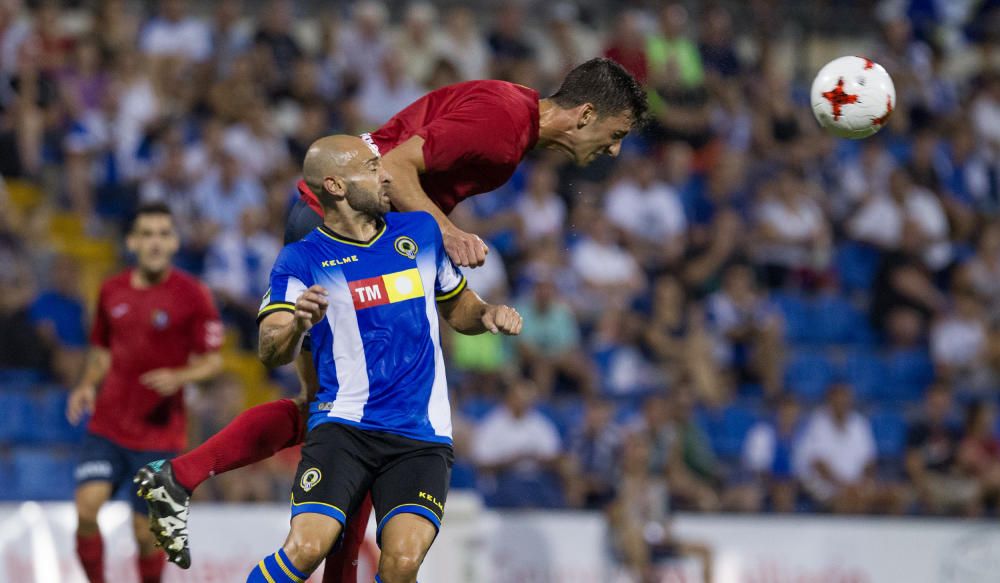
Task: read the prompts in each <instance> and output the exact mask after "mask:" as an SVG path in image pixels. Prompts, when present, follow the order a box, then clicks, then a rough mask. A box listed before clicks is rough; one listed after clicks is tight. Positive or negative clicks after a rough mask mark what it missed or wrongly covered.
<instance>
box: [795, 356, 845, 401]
mask: <svg viewBox="0 0 1000 583" xmlns="http://www.w3.org/2000/svg"><path fill="white" fill-rule="evenodd" d="M833 380H834V367H833V363H831V362H830V360H829V359H828V358H827V357H826V356H825V355H824V354H823V353H822V352H819V351H810V350H806V351H797V352H794V353H793V354H792V358H791V359H790V361H789V363H788V368H786V369H785V385H786V386H787V388H788V390H790V391H791V392H792V393H794V394H795V395H796V396H798V397H799V398H800V399H802V400H804V401H806V402H808V403H815V402H817V401H819V400H821V399H822V398H823V395H824V394H825V393H826V389H827V387H829V386H830V383H831V382H833Z"/></svg>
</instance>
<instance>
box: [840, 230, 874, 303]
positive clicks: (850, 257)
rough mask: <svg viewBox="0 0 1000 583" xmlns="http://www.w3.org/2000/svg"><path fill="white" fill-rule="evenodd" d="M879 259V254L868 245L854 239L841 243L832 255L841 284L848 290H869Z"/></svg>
mask: <svg viewBox="0 0 1000 583" xmlns="http://www.w3.org/2000/svg"><path fill="white" fill-rule="evenodd" d="M879 261H881V254H880V253H879V251H878V249H876V248H874V247H872V246H870V245H865V244H863V243H857V242H854V241H847V242H845V243H843V244H841V245H840V247H839V248H838V249H837V251H836V255H835V257H834V265H835V267H836V269H837V274H838V275H839V276H840V284H841V286H842V287H843V288H844V290H845V291H848V292H853V291H868V290H870V289H871V287H872V283H873V282H874V281H875V274H876V272H877V271H878V266H879Z"/></svg>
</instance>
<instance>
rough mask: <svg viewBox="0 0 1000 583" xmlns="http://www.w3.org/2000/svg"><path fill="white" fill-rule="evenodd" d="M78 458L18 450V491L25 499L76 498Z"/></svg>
mask: <svg viewBox="0 0 1000 583" xmlns="http://www.w3.org/2000/svg"><path fill="white" fill-rule="evenodd" d="M74 463H75V458H73V457H72V456H70V455H68V454H58V453H53V452H52V451H51V449H50V448H44V449H42V448H31V447H25V448H17V449H15V450H14V454H13V456H12V464H11V465H12V470H13V473H14V482H15V488H14V489H15V490H16V491H17V493H18V497H20V498H22V499H26V500H67V499H71V498H72V497H73V489H74V482H73V466H74Z"/></svg>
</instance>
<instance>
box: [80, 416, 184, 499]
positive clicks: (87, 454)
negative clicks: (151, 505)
mask: <svg viewBox="0 0 1000 583" xmlns="http://www.w3.org/2000/svg"><path fill="white" fill-rule="evenodd" d="M178 453H179V452H176V451H167V450H163V451H141V450H137V449H129V448H127V447H122V446H120V445H118V444H117V443H115V442H113V441H111V440H110V439H108V438H106V437H103V436H100V435H95V434H93V433H90V432H89V431H88V432H87V433H86V434H84V436H83V442H82V443H81V444H80V457H79V462H78V463H77V465H76V469H75V470H74V472H73V477H74V479H75V480H76V485H77V487H79V486H82V485H83V484H85V483H87V482H110V483H111V493H112V495H115V494H117V495H118V496H117V497H118V498H122V497H124V498H125V499H127V500H128V502H129V503H130V504H131V505H132V510H133V511H134V512H136V513H137V514H143V515H145V514H148V513H149V510H148V509H147V506H146V501H145V500H143V499H142V498H140V497H138V496H136V494H135V489H134V488H132V477H133V476H135V474H136V472H138V471H139V470H140V469H141V468H142V466H144V465H146V464H148V463H150V462H155V461H156V460H169V459H172V458H174V457H177V454H178ZM123 486H125V487H124V488H123Z"/></svg>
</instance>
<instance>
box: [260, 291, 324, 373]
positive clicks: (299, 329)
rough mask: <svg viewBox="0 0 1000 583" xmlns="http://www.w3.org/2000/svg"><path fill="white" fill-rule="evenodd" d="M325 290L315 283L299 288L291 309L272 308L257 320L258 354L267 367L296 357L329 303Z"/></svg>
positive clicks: (281, 363) (290, 360) (286, 362)
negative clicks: (258, 323)
mask: <svg viewBox="0 0 1000 583" xmlns="http://www.w3.org/2000/svg"><path fill="white" fill-rule="evenodd" d="M326 296H327V291H326V290H325V289H323V287H322V286H318V285H314V286H312V287H310V288H309V289H307V290H306V291H304V292H302V295H300V296H299V298H298V300H296V302H295V307H294V311H274V312H271V313H269V314H268V315H267V316H265V317H264V319H262V320H261V321H260V342H259V344H258V347H257V354H258V356H259V357H260V361H261V362H262V363H264V366H266V367H268V368H274V367H276V366H281V365H283V364H288V363H290V362H292V361H293V360H295V357H296V356H298V354H299V350H300V349H301V348H302V338H303V337H305V335H306V332H308V331H309V329H310V328H312V327H313V326H315V325H316V324H318V323H319V322H320V320H322V319H323V316H324V315H325V314H326V309H327V307H328V305H329V303H328V302H327V299H326Z"/></svg>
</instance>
